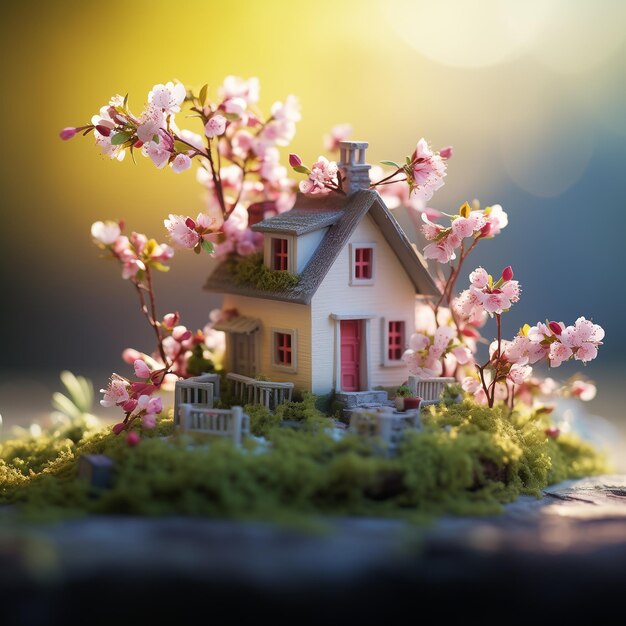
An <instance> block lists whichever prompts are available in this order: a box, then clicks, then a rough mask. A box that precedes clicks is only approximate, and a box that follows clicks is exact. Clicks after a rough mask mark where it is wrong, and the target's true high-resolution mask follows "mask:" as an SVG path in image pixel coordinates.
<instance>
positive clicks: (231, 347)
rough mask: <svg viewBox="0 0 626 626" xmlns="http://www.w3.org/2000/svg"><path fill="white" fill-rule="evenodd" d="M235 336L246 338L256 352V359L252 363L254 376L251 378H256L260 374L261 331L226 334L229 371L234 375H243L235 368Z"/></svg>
mask: <svg viewBox="0 0 626 626" xmlns="http://www.w3.org/2000/svg"><path fill="white" fill-rule="evenodd" d="M235 335H238V336H239V337H245V338H246V339H247V340H248V345H249V349H250V347H251V348H252V349H253V350H254V358H253V363H252V369H253V370H254V374H253V375H252V376H251V378H254V376H256V375H257V374H258V373H259V331H258V330H255V331H253V332H251V333H237V332H232V331H230V332H228V331H227V332H226V357H227V358H226V360H227V362H228V371H229V372H232V373H234V374H241V372H238V371H237V370H236V367H235V361H236V355H235ZM244 375H247V374H244Z"/></svg>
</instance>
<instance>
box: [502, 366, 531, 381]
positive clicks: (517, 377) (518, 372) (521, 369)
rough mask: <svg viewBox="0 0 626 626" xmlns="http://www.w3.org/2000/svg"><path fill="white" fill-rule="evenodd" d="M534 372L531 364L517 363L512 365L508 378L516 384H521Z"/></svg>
mask: <svg viewBox="0 0 626 626" xmlns="http://www.w3.org/2000/svg"><path fill="white" fill-rule="evenodd" d="M532 373H533V368H532V367H531V366H530V365H520V364H518V363H515V364H513V365H511V369H510V370H509V373H508V374H507V378H508V379H509V380H510V381H511V382H512V383H514V384H515V385H521V384H522V383H523V382H524V381H525V380H526V379H528V378H530V376H531V374H532Z"/></svg>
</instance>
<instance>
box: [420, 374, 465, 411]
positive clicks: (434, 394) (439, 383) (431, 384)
mask: <svg viewBox="0 0 626 626" xmlns="http://www.w3.org/2000/svg"><path fill="white" fill-rule="evenodd" d="M455 382H456V379H454V378H420V377H419V376H409V384H408V387H409V389H410V390H411V393H412V394H413V395H414V396H417V397H419V398H421V399H422V403H421V405H422V406H424V405H427V404H437V403H438V402H439V401H440V400H441V392H442V391H443V388H444V387H445V386H446V385H451V384H453V383H455Z"/></svg>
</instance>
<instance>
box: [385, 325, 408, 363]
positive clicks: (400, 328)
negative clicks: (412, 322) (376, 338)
mask: <svg viewBox="0 0 626 626" xmlns="http://www.w3.org/2000/svg"><path fill="white" fill-rule="evenodd" d="M403 352H404V322H389V324H388V329H387V358H388V359H389V360H390V361H399V360H400V359H401V358H402V353H403Z"/></svg>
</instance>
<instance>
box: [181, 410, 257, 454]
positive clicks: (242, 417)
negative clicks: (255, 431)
mask: <svg viewBox="0 0 626 626" xmlns="http://www.w3.org/2000/svg"><path fill="white" fill-rule="evenodd" d="M179 410H180V420H181V424H182V427H183V430H184V431H185V432H188V433H202V434H204V435H213V436H216V437H228V438H230V439H232V441H233V443H234V444H235V445H236V446H240V445H241V441H242V438H243V437H245V436H246V435H248V434H250V418H249V417H248V415H246V414H245V413H244V412H243V409H242V408H241V407H240V406H234V407H231V408H230V409H213V408H210V407H206V406H198V405H197V404H181V405H180V409H179Z"/></svg>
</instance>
